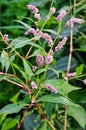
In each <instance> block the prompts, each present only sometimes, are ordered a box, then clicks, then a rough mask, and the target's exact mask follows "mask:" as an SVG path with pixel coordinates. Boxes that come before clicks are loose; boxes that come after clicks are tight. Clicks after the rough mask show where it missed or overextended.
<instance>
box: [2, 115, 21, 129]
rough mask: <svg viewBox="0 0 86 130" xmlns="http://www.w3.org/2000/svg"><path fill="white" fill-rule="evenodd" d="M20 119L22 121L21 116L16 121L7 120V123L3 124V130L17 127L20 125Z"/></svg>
mask: <svg viewBox="0 0 86 130" xmlns="http://www.w3.org/2000/svg"><path fill="white" fill-rule="evenodd" d="M19 119H20V117H19V116H18V117H17V118H15V119H12V118H7V119H6V120H5V122H4V123H3V125H2V128H1V130H9V129H11V128H13V127H15V125H16V124H17V123H18V121H19Z"/></svg>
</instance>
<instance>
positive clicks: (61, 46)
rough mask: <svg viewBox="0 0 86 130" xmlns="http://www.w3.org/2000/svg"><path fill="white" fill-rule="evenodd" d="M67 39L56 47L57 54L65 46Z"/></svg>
mask: <svg viewBox="0 0 86 130" xmlns="http://www.w3.org/2000/svg"><path fill="white" fill-rule="evenodd" d="M66 41H67V37H64V38H63V40H62V41H61V42H60V43H59V44H58V45H57V46H56V47H55V52H57V51H59V50H60V49H61V48H63V46H64V45H65V43H66Z"/></svg>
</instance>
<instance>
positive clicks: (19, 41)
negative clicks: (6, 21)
mask: <svg viewBox="0 0 86 130" xmlns="http://www.w3.org/2000/svg"><path fill="white" fill-rule="evenodd" d="M33 40H35V37H34V38H32V39H29V38H25V37H18V38H16V39H14V40H13V41H12V42H11V43H10V45H9V47H10V46H13V49H17V48H22V47H24V46H26V45H31V46H34V47H37V48H41V47H40V45H38V44H36V43H34V42H32V41H33Z"/></svg>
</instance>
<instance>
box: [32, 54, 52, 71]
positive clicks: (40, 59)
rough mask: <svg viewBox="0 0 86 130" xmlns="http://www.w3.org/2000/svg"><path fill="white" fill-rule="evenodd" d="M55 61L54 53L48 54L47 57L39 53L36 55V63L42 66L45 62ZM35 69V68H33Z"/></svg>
mask: <svg viewBox="0 0 86 130" xmlns="http://www.w3.org/2000/svg"><path fill="white" fill-rule="evenodd" d="M52 61H53V56H52V55H47V56H46V57H45V58H44V57H43V56H42V55H37V56H36V63H37V64H38V65H39V66H40V67H42V66H43V65H44V64H47V65H48V64H50V63H52ZM33 70H34V69H33Z"/></svg>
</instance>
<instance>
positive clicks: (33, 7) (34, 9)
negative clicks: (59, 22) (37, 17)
mask: <svg viewBox="0 0 86 130" xmlns="http://www.w3.org/2000/svg"><path fill="white" fill-rule="evenodd" d="M27 8H28V9H30V10H31V11H33V13H34V14H35V13H38V12H39V10H38V8H37V7H36V6H34V5H27Z"/></svg>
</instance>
